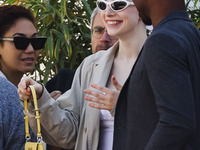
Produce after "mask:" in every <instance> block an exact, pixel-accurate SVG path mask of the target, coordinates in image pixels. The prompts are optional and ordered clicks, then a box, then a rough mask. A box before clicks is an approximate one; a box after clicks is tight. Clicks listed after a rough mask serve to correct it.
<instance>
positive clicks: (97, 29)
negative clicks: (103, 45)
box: [92, 27, 116, 39]
mask: <svg viewBox="0 0 200 150" xmlns="http://www.w3.org/2000/svg"><path fill="white" fill-rule="evenodd" d="M104 32H106V34H107V35H108V33H107V31H106V30H105V29H104V28H102V27H94V29H92V36H94V37H95V38H96V39H100V38H101V37H102V36H103V34H104ZM108 37H109V38H110V39H116V38H115V37H113V36H110V35H108Z"/></svg>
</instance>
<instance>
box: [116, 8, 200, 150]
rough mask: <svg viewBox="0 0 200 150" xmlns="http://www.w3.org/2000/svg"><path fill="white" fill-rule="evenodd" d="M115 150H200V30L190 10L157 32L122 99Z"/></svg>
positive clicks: (172, 16) (171, 17) (176, 15)
mask: <svg viewBox="0 0 200 150" xmlns="http://www.w3.org/2000/svg"><path fill="white" fill-rule="evenodd" d="M113 149H114V150H144V149H145V150H200V32H199V30H198V29H197V28H196V27H195V26H194V25H193V24H192V22H191V21H190V20H189V18H188V15H187V13H186V12H185V11H176V12H173V13H172V14H170V15H169V16H168V17H166V18H165V19H164V20H162V21H161V22H160V23H159V24H158V25H157V26H156V28H155V29H154V30H153V32H152V34H151V35H150V37H149V38H148V39H147V41H146V42H145V45H144V47H143V49H142V51H141V53H140V55H139V57H138V60H137V62H136V63H135V66H134V67H133V69H132V71H131V74H130V76H129V78H128V79H127V81H126V83H125V85H124V87H123V89H122V91H121V93H120V96H119V99H118V103H117V107H116V113H115V126H114V144H113Z"/></svg>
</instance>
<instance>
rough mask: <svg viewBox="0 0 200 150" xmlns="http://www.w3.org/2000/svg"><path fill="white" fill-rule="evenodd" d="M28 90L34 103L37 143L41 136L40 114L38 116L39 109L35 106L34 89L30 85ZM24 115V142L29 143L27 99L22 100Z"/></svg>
mask: <svg viewBox="0 0 200 150" xmlns="http://www.w3.org/2000/svg"><path fill="white" fill-rule="evenodd" d="M29 88H30V89H31V92H32V96H33V103H34V107H35V118H36V121H37V137H38V142H41V140H42V134H41V127H40V114H39V109H38V105H37V96H36V92H35V88H34V87H33V86H31V85H30V86H29ZM24 114H25V117H24V119H25V132H26V140H27V141H29V140H30V138H31V137H30V133H29V125H28V111H27V99H25V100H24Z"/></svg>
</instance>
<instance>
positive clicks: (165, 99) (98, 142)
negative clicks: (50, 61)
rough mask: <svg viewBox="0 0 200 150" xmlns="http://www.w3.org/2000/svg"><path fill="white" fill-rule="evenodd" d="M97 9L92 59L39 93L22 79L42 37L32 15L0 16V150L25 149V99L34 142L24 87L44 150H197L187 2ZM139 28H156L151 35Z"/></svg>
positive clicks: (145, 1) (131, 1)
mask: <svg viewBox="0 0 200 150" xmlns="http://www.w3.org/2000/svg"><path fill="white" fill-rule="evenodd" d="M96 5H97V8H95V9H94V11H93V13H92V15H91V43H92V53H93V54H92V55H90V56H88V57H86V58H85V59H84V60H83V62H82V63H81V64H80V66H79V67H78V68H77V70H71V69H63V70H60V72H59V74H58V75H56V76H55V77H54V78H52V79H51V80H50V81H48V83H47V84H46V85H45V86H44V85H42V84H40V83H38V82H36V81H34V80H33V79H31V78H30V77H24V78H22V76H23V75H24V74H25V73H27V72H30V71H32V70H33V69H34V66H35V63H36V60H37V56H38V53H39V50H40V49H42V48H43V46H44V44H45V41H46V37H43V36H39V34H38V32H37V29H36V28H35V21H34V17H33V15H32V13H31V11H30V10H29V9H27V8H25V7H23V6H16V5H12V6H1V7H0V76H1V77H0V85H1V86H0V101H1V103H0V118H1V123H0V126H1V128H0V133H1V135H0V149H2V150H13V149H24V144H25V143H26V139H25V129H24V118H23V117H24V114H23V99H28V100H29V101H28V111H29V120H30V121H29V125H30V127H31V129H30V133H31V137H33V138H32V141H35V140H36V136H35V135H34V133H36V131H37V126H36V120H35V111H34V106H33V102H32V94H31V91H30V89H29V88H28V86H29V85H32V86H33V87H34V88H35V90H36V94H37V98H38V108H39V112H40V121H41V130H42V137H43V140H44V142H45V143H47V149H49V150H53V149H54V150H56V149H60V148H64V149H72V150H198V149H200V144H199V141H200V93H199V90H200V76H199V74H200V31H199V29H198V28H197V27H196V26H195V25H194V24H193V23H192V21H191V19H190V18H189V15H188V13H187V11H186V8H185V2H184V0H176V1H174V0H168V1H166V0H97V2H96ZM146 25H153V31H152V33H151V34H150V35H149V36H147V34H146ZM44 36H45V35H44ZM17 88H18V89H17ZM17 90H18V93H17ZM20 99H21V104H20ZM33 132H34V133H33ZM54 146H56V147H54ZM58 147H59V148H58Z"/></svg>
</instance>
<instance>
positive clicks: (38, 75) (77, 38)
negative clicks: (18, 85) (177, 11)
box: [1, 0, 200, 84]
mask: <svg viewBox="0 0 200 150" xmlns="http://www.w3.org/2000/svg"><path fill="white" fill-rule="evenodd" d="M1 2H4V4H13V3H15V4H24V5H25V6H26V7H28V8H30V9H32V11H33V13H34V15H35V17H36V22H37V29H38V30H39V33H40V35H42V36H46V37H47V42H46V45H45V48H44V49H43V50H41V51H40V54H39V58H38V63H37V64H36V67H35V70H34V71H33V72H32V73H31V75H32V77H33V78H34V79H35V80H37V81H40V82H43V83H44V84H45V83H46V82H47V80H48V79H49V78H51V77H52V76H54V75H55V74H57V72H58V70H59V69H60V68H74V69H76V68H77V67H78V66H79V64H80V63H81V62H82V60H83V59H84V58H85V57H86V56H88V55H89V54H91V48H90V47H91V42H90V41H91V37H90V29H89V22H90V15H91V13H92V10H93V9H94V8H95V7H96V4H95V2H96V1H93V0H3V1H1ZM191 2H193V5H192V6H193V7H189V4H191ZM186 3H187V10H188V12H189V14H190V16H191V19H192V21H193V22H194V23H195V24H196V25H197V27H198V28H200V6H199V1H198V0H186Z"/></svg>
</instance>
